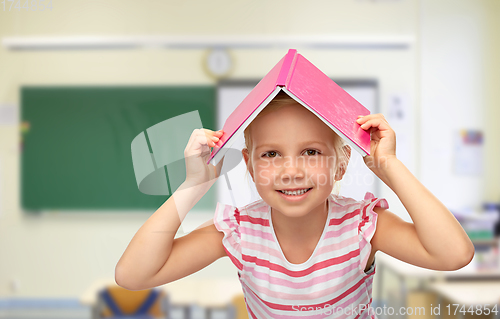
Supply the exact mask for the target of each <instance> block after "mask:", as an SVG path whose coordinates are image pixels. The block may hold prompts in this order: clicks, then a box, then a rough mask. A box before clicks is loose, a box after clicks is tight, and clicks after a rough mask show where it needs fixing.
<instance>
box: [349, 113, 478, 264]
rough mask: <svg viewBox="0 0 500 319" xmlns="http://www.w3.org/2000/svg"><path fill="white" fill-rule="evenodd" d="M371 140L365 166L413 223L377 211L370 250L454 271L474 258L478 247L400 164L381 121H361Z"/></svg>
mask: <svg viewBox="0 0 500 319" xmlns="http://www.w3.org/2000/svg"><path fill="white" fill-rule="evenodd" d="M358 123H359V124H362V125H361V127H362V128H363V129H365V130H367V129H370V130H371V134H372V141H371V152H370V153H371V155H370V156H366V157H365V158H364V161H365V163H366V165H367V166H368V167H369V168H370V169H371V170H372V171H373V172H374V173H375V174H376V175H377V176H378V177H379V178H380V179H381V180H382V181H383V182H384V183H385V184H386V185H387V186H389V187H390V188H391V189H392V190H393V191H394V193H396V195H397V196H398V197H399V199H400V200H401V203H403V205H404V207H405V208H406V210H407V211H408V213H409V214H410V217H411V219H412V220H413V224H412V223H407V222H404V221H403V220H402V219H401V218H399V217H398V216H396V215H395V214H393V213H391V212H389V211H387V210H384V209H380V208H377V209H376V210H375V212H376V213H377V214H378V221H377V231H376V232H375V235H374V236H373V238H372V247H373V249H375V250H381V251H383V252H385V253H387V254H389V255H391V256H393V257H395V258H397V259H400V260H402V261H405V262H408V263H410V264H413V265H416V266H420V267H424V268H429V269H435V270H456V269H460V268H462V267H464V266H465V265H467V264H468V263H469V262H470V261H471V260H472V258H473V256H474V245H473V244H472V242H471V241H470V239H469V237H468V236H467V234H466V232H465V231H464V229H463V228H462V226H461V225H460V223H459V222H458V221H457V220H456V219H455V217H454V216H453V214H452V213H451V212H450V211H449V210H448V209H447V208H446V207H445V206H444V205H443V203H441V202H440V201H439V200H438V199H437V198H436V197H435V196H434V195H433V194H432V193H431V192H430V191H429V190H428V189H427V188H425V186H424V185H422V183H420V182H419V181H418V180H417V178H415V176H414V175H413V174H412V173H411V172H410V171H409V170H408V168H406V166H405V165H404V164H403V163H402V162H401V161H399V160H398V159H397V158H396V136H395V133H394V131H393V130H392V129H391V127H390V126H389V124H388V123H387V121H386V120H385V118H384V117H383V115H381V114H372V115H368V116H364V117H360V118H359V119H358Z"/></svg>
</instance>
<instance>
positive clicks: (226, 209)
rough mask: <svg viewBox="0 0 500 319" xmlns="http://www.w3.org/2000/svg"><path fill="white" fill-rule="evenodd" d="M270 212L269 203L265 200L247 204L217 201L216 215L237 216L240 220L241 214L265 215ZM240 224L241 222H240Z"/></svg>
mask: <svg viewBox="0 0 500 319" xmlns="http://www.w3.org/2000/svg"><path fill="white" fill-rule="evenodd" d="M268 212H269V205H268V204H267V203H266V202H264V200H262V199H259V200H256V201H254V202H252V203H250V204H247V205H245V206H239V207H238V206H233V205H229V204H223V203H217V208H216V216H219V215H225V216H232V217H235V218H236V219H237V220H238V221H239V219H240V218H241V216H244V215H246V216H250V217H263V216H264V215H266V214H267V213H268ZM238 224H239V223H238Z"/></svg>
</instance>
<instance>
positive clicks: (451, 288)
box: [430, 281, 500, 319]
mask: <svg viewBox="0 0 500 319" xmlns="http://www.w3.org/2000/svg"><path fill="white" fill-rule="evenodd" d="M430 288H431V290H433V291H435V292H436V293H437V294H438V304H440V305H442V300H443V298H446V299H447V300H448V301H450V303H451V305H450V307H449V308H447V307H443V306H441V311H440V318H442V317H443V314H454V313H455V312H456V314H457V315H458V318H459V319H463V317H464V313H463V312H459V310H460V308H461V307H462V306H464V309H463V310H464V311H466V312H467V310H468V308H469V307H470V306H474V308H473V309H476V308H475V307H476V306H481V308H480V309H482V310H484V308H483V307H488V308H489V309H492V308H493V309H495V308H494V307H495V305H496V309H495V310H496V311H498V312H497V313H496V314H493V317H494V318H497V319H498V318H500V309H499V303H500V281H498V282H485V281H472V282H446V281H443V282H435V283H432V284H431V285H430ZM453 304H457V305H459V306H458V310H457V309H456V306H453ZM475 311H476V310H475Z"/></svg>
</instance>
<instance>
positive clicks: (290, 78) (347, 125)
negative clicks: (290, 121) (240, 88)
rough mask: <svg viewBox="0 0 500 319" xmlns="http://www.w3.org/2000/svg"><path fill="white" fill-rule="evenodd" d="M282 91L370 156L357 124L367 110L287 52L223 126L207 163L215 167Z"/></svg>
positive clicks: (292, 52)
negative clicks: (219, 137)
mask: <svg viewBox="0 0 500 319" xmlns="http://www.w3.org/2000/svg"><path fill="white" fill-rule="evenodd" d="M281 90H283V91H284V92H286V93H287V94H288V95H289V96H290V97H291V98H293V99H294V100H295V101H297V102H298V103H300V104H301V105H302V106H304V107H305V108H307V109H308V110H309V111H311V112H313V113H314V114H315V115H316V116H318V118H319V119H321V120H322V121H323V122H324V123H325V124H326V125H328V126H329V127H330V128H331V129H332V130H334V131H335V132H336V133H337V134H338V135H339V136H340V137H341V138H343V139H344V141H345V142H346V144H348V145H350V146H351V147H352V148H354V149H355V150H357V151H358V152H359V153H360V154H361V155H362V156H363V157H364V156H366V155H369V154H370V133H369V132H367V131H365V130H363V129H362V128H361V126H360V125H359V124H358V123H357V122H356V120H357V118H358V115H368V114H370V111H369V110H368V109H367V108H365V107H364V106H363V105H361V103H359V102H358V101H357V100H356V99H354V98H353V97H352V96H351V95H349V93H347V92H346V91H345V90H344V89H342V88H341V87H340V86H339V85H338V84H337V83H335V82H334V81H333V80H332V79H330V78H329V77H328V76H327V75H326V74H324V73H323V72H322V71H321V70H319V69H318V68H317V67H316V66H314V65H313V64H312V63H311V62H309V61H308V60H307V59H306V58H304V57H303V56H302V55H300V54H298V53H297V50H294V49H290V50H289V51H288V53H287V54H286V55H285V56H284V57H283V58H282V59H281V60H280V61H279V62H278V64H276V65H275V66H274V67H273V68H272V69H271V71H270V72H269V73H268V74H267V75H266V76H265V77H264V78H263V79H262V80H261V81H260V82H259V83H258V84H257V85H256V86H255V88H254V89H253V90H252V91H251V92H250V93H249V94H248V95H247V97H246V98H245V99H244V100H243V101H242V102H241V103H240V105H238V107H237V108H236V109H235V110H234V111H233V113H231V115H230V116H229V117H228V118H227V120H226V122H225V123H224V126H223V130H224V135H223V136H222V137H221V139H220V140H219V142H218V143H217V145H216V147H214V148H213V150H212V153H211V155H210V159H209V163H212V164H213V165H216V164H217V163H218V162H219V161H220V160H221V159H222V157H223V156H224V154H225V153H226V151H227V149H229V148H230V147H231V145H232V144H233V142H234V140H235V139H236V137H238V136H239V135H240V134H242V133H243V131H244V130H245V129H246V128H247V127H248V125H249V124H250V123H251V122H252V120H253V119H254V118H255V117H256V116H257V115H258V114H259V113H260V111H262V110H263V109H264V107H266V106H267V105H268V104H269V103H270V102H271V100H272V99H273V98H274V97H275V96H276V95H277V94H278V93H279V91H281Z"/></svg>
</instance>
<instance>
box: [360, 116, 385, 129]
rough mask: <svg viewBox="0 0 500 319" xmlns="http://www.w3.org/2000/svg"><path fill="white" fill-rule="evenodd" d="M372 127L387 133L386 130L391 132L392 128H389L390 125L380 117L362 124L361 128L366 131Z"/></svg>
mask: <svg viewBox="0 0 500 319" xmlns="http://www.w3.org/2000/svg"><path fill="white" fill-rule="evenodd" d="M371 127H376V128H378V129H379V130H381V131H385V130H390V129H391V127H390V126H389V124H388V123H387V122H386V121H384V120H383V119H381V118H379V117H377V118H374V119H371V120H368V121H366V122H364V123H363V124H361V128H362V129H364V130H368V129H369V128H371Z"/></svg>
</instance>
